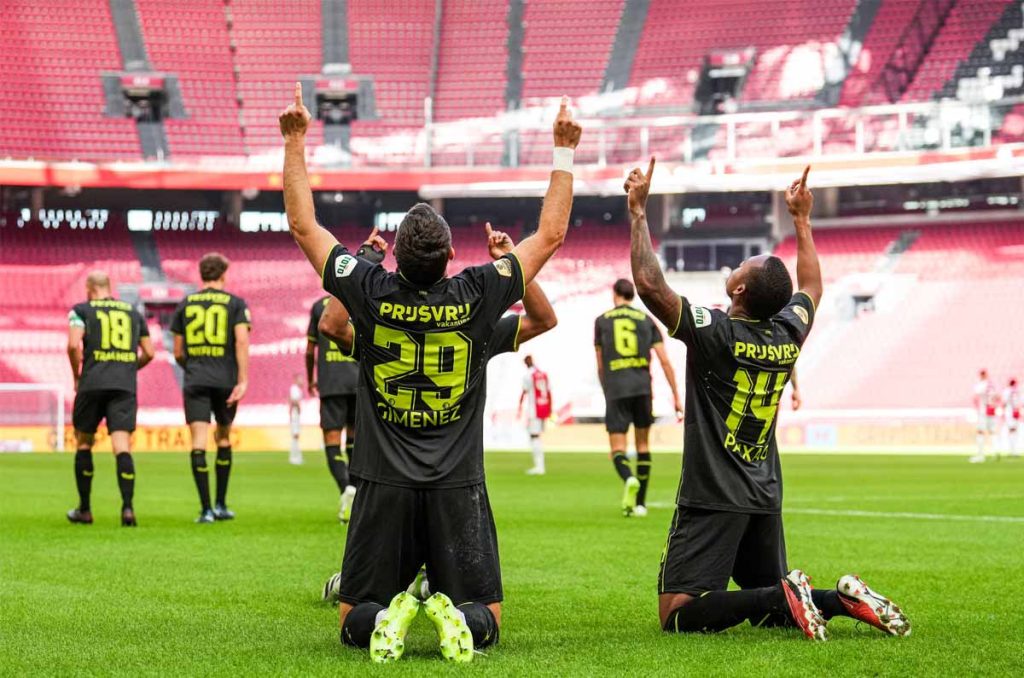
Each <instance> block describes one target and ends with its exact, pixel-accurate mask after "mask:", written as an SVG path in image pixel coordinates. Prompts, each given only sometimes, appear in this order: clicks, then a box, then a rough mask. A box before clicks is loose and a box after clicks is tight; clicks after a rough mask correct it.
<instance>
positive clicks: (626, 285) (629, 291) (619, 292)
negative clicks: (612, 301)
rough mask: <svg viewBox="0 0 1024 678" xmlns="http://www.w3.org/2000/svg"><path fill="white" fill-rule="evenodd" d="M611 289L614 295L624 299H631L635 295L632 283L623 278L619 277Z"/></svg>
mask: <svg viewBox="0 0 1024 678" xmlns="http://www.w3.org/2000/svg"><path fill="white" fill-rule="evenodd" d="M612 291H613V292H615V294H616V296H619V297H621V298H623V299H625V300H626V301H633V297H634V296H635V295H636V288H635V287H633V283H631V282H629V281H628V280H626V279H625V278H619V279H618V280H616V281H615V284H614V285H612Z"/></svg>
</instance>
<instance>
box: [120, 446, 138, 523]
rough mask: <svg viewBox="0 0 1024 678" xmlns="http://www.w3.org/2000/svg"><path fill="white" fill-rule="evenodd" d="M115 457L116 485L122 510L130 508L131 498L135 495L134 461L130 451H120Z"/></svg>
mask: <svg viewBox="0 0 1024 678" xmlns="http://www.w3.org/2000/svg"><path fill="white" fill-rule="evenodd" d="M116 459H117V487H118V489H119V490H121V510H122V511H124V510H125V509H130V508H132V498H133V497H134V496H135V462H134V461H133V460H132V455H131V452H121V453H119V454H118V455H117V457H116Z"/></svg>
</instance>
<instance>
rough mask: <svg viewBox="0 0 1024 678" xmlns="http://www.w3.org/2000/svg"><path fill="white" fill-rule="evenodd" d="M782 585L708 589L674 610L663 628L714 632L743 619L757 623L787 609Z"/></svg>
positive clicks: (683, 631) (679, 631) (676, 630)
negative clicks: (720, 589) (739, 589)
mask: <svg viewBox="0 0 1024 678" xmlns="http://www.w3.org/2000/svg"><path fill="white" fill-rule="evenodd" d="M787 609H788V608H787V606H786V594H785V593H783V592H782V586H781V585H780V586H766V587H764V588H760V589H745V590H742V591H709V592H708V593H705V594H703V595H701V596H700V597H699V598H695V599H693V600H691V601H690V602H689V603H687V604H686V605H682V606H680V607H678V608H676V609H675V610H673V611H672V612H671V613H670V614H669V616H668V619H666V620H665V626H664V630H665V631H675V632H676V633H715V632H718V631H724V630H725V629H727V628H730V627H732V626H736V625H737V624H739V623H740V622H742V621H743V620H745V619H751V620H753V621H754V622H756V621H757V620H758V619H763V618H765V617H767V616H769V615H772V614H777V613H781V612H784V611H786V610H787Z"/></svg>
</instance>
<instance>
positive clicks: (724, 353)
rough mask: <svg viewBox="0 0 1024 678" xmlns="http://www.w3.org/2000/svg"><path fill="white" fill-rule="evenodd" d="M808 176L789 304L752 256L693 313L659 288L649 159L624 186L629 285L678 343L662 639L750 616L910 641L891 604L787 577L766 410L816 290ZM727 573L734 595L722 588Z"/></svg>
mask: <svg viewBox="0 0 1024 678" xmlns="http://www.w3.org/2000/svg"><path fill="white" fill-rule="evenodd" d="M809 169H810V168H807V169H805V170H804V174H803V177H802V178H801V179H799V180H797V181H794V182H793V184H792V185H791V186H790V187H789V189H788V190H787V192H786V204H787V205H788V206H789V211H790V214H792V215H793V218H794V224H795V227H796V238H797V264H796V268H797V281H798V283H799V286H800V289H799V291H798V292H797V293H796V294H793V287H792V281H791V280H790V277H789V272H788V271H787V270H786V267H785V265H784V264H783V263H782V261H781V260H780V259H778V258H777V257H773V256H769V255H760V256H756V257H752V258H750V259H748V260H746V261H745V262H743V264H742V265H741V266H740V267H739V268H737V269H736V270H735V271H734V272H733V273H732V275H731V276H730V277H729V279H728V281H727V282H726V292H727V293H728V295H729V298H730V300H731V307H730V309H729V312H728V313H724V312H722V311H718V310H710V309H707V308H702V307H699V306H691V305H690V302H689V301H688V300H687V299H686V298H684V297H680V296H678V295H677V294H676V293H675V292H673V291H672V289H671V288H670V287H669V286H668V284H667V283H666V282H665V278H664V276H663V275H662V272H661V269H660V267H659V265H658V260H657V257H656V256H655V254H654V251H653V248H652V244H651V238H650V232H649V231H648V227H647V218H646V214H645V209H646V203H647V194H648V191H649V189H650V182H651V175H652V173H653V171H654V159H653V158H652V159H651V163H650V165H649V167H648V169H647V173H646V174H644V173H643V172H642V171H641V170H639V169H634V170H633V171H632V172H631V173H630V175H629V177H628V179H627V180H626V184H625V189H626V192H627V194H628V206H629V212H630V217H631V221H632V248H631V249H632V256H631V264H632V269H633V278H634V281H635V282H636V286H637V289H638V291H639V293H640V297H641V298H642V299H643V301H644V303H645V304H646V305H647V307H648V308H649V309H651V310H652V311H653V312H654V313H655V315H657V316H658V318H659V319H661V321H662V322H664V323H665V324H666V325H667V326H668V327H671V328H674V329H673V330H672V336H673V337H674V338H676V339H679V340H681V341H683V342H684V343H685V344H686V347H687V358H686V433H685V437H684V445H683V447H684V455H683V473H682V480H681V483H680V488H679V494H678V498H677V507H676V513H675V517H674V518H673V520H672V528H671V530H670V531H669V536H668V544H667V545H666V547H665V552H664V555H663V556H662V564H661V572H660V576H659V580H658V591H659V593H660V596H659V600H658V607H659V614H660V617H661V625H662V628H663V629H664V630H666V631H675V632H714V631H721V630H724V629H726V628H729V627H731V626H735V625H737V624H739V623H741V622H742V621H744V620H750V622H751V623H752V624H754V625H757V626H794V625H795V626H797V627H799V628H800V629H801V630H802V631H803V633H804V635H806V636H807V637H808V638H811V639H814V640H825V639H826V638H827V637H828V633H827V629H826V622H827V620H828V619H831V618H832V617H835V616H847V617H853V618H855V619H857V620H860V621H863V622H865V623H868V624H871V625H872V626H874V627H876V628H878V629H881V630H882V631H884V632H886V633H890V634H892V635H896V636H904V635H907V634H909V633H910V622H909V621H908V620H907V617H906V616H905V615H904V614H903V612H902V611H901V610H900V608H899V607H897V606H896V605H895V604H894V603H893V602H892V601H891V600H889V599H887V598H885V597H884V596H881V595H879V594H878V593H876V592H874V591H872V590H871V589H870V588H868V587H867V585H866V584H865V583H864V582H863V581H862V580H861V579H860V578H859V577H857V576H855V575H846V576H844V577H842V578H841V579H840V580H839V583H838V584H837V586H836V589H834V590H815V589H812V588H811V586H810V580H809V578H808V577H807V575H805V574H804V573H803V572H801V571H800V570H793V571H791V572H789V573H787V572H786V570H787V566H786V549H785V541H784V539H783V530H782V516H781V504H782V471H781V467H780V464H779V456H778V448H777V445H776V441H775V421H776V411H777V407H778V403H779V398H780V396H781V395H782V392H783V389H784V388H785V386H786V382H787V381H788V379H789V377H790V374H791V372H792V370H793V366H794V365H795V363H796V359H797V357H798V356H799V355H800V347H801V346H802V345H803V343H804V340H805V339H806V338H807V334H808V332H809V331H810V328H811V324H812V323H813V322H814V312H815V307H816V305H817V303H818V301H819V300H820V298H821V292H822V282H821V269H820V266H819V264H818V255H817V252H816V251H815V248H814V241H813V238H812V236H811V223H810V213H811V207H812V205H813V197H812V195H811V192H810V190H808V188H807V172H808V170H809ZM730 577H731V578H732V579H733V581H735V582H736V583H737V584H738V585H739V586H740V589H741V590H739V591H727V590H726V586H727V584H728V582H729V578H730Z"/></svg>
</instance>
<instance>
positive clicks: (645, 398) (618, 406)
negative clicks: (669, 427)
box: [604, 393, 654, 433]
mask: <svg viewBox="0 0 1024 678" xmlns="http://www.w3.org/2000/svg"><path fill="white" fill-rule="evenodd" d="M653 423H654V406H653V405H652V404H651V394H650V393H647V394H644V395H638V396H629V397H627V398H615V399H614V400H606V401H605V409H604V427H605V429H607V431H608V433H625V432H626V431H628V430H629V425H630V424H632V425H633V426H635V427H637V428H650V427H651V424H653Z"/></svg>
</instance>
